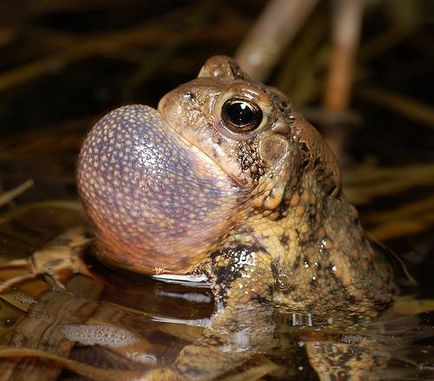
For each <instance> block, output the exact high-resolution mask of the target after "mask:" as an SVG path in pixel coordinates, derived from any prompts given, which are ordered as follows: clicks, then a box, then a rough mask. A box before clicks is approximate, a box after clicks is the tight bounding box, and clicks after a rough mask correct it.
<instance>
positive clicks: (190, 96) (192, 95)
mask: <svg viewBox="0 0 434 381" xmlns="http://www.w3.org/2000/svg"><path fill="white" fill-rule="evenodd" d="M185 98H187V99H189V100H192V101H193V100H195V99H196V94H195V93H194V92H193V91H187V92H186V93H185Z"/></svg>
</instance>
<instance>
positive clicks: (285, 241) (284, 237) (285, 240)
mask: <svg viewBox="0 0 434 381" xmlns="http://www.w3.org/2000/svg"><path fill="white" fill-rule="evenodd" d="M279 242H280V243H281V245H282V246H284V247H288V243H289V236H288V234H286V233H283V234H282V235H281V236H280V238H279Z"/></svg>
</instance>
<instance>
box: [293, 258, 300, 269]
mask: <svg viewBox="0 0 434 381" xmlns="http://www.w3.org/2000/svg"><path fill="white" fill-rule="evenodd" d="M299 267H300V258H297V259H296V260H295V261H294V264H293V265H292V270H293V271H296V270H298V268H299Z"/></svg>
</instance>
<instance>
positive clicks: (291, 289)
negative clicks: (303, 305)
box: [280, 285, 297, 295]
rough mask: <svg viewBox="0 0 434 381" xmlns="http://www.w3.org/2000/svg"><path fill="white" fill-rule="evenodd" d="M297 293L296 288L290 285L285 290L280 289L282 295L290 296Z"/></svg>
mask: <svg viewBox="0 0 434 381" xmlns="http://www.w3.org/2000/svg"><path fill="white" fill-rule="evenodd" d="M296 291H297V287H295V286H294V285H291V286H288V287H286V288H282V289H280V292H281V293H282V294H283V295H289V294H292V293H294V292H296Z"/></svg>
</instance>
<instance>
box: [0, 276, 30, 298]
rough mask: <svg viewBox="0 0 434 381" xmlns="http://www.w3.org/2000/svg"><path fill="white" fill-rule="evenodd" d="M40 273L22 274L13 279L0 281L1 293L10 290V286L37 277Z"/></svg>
mask: <svg viewBox="0 0 434 381" xmlns="http://www.w3.org/2000/svg"><path fill="white" fill-rule="evenodd" d="M37 275H38V274H26V275H20V276H16V277H13V278H11V279H8V280H7V281H4V282H2V283H0V294H1V293H3V292H5V291H7V290H9V289H10V288H12V287H14V286H16V285H17V284H20V283H23V282H26V281H28V280H31V279H35V278H36V276H37Z"/></svg>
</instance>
